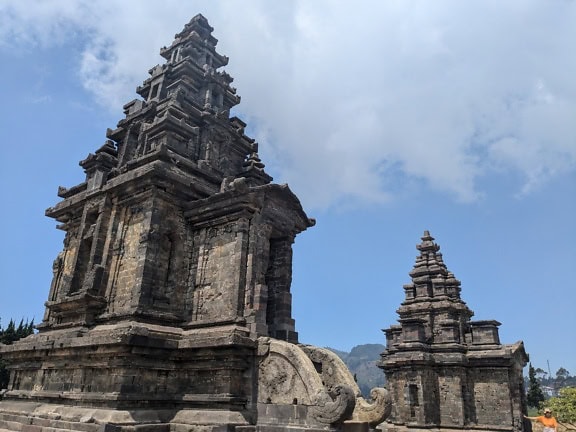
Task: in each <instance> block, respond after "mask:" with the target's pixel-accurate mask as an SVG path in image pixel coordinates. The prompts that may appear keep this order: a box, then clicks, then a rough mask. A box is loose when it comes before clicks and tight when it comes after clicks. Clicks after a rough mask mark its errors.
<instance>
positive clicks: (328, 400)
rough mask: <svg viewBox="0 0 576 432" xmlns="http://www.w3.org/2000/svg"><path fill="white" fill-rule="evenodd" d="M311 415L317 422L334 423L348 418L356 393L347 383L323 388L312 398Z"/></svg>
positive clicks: (352, 408)
mask: <svg viewBox="0 0 576 432" xmlns="http://www.w3.org/2000/svg"><path fill="white" fill-rule="evenodd" d="M313 403H314V405H313V406H312V407H311V412H310V414H311V416H312V418H313V419H314V420H316V421H317V422H318V423H322V424H327V425H328V424H334V423H341V422H343V421H344V420H349V419H350V417H351V415H352V413H353V412H354V407H355V405H356V395H355V394H354V391H353V390H352V389H351V388H350V387H349V386H347V385H338V386H335V387H334V388H333V389H331V390H330V391H326V390H323V391H321V392H319V393H318V394H316V396H315V397H314V398H313Z"/></svg>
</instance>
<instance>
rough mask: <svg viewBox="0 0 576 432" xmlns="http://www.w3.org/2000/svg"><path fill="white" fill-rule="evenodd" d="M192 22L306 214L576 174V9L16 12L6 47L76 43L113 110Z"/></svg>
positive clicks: (102, 7) (68, 7)
mask: <svg viewBox="0 0 576 432" xmlns="http://www.w3.org/2000/svg"><path fill="white" fill-rule="evenodd" d="M30 3H33V4H34V6H35V7H30ZM198 12H201V13H203V14H204V15H205V16H206V17H207V18H208V19H209V21H210V23H211V24H212V26H214V27H215V31H214V35H215V36H216V37H217V38H218V39H219V40H220V45H219V47H220V52H221V53H222V54H225V55H227V56H229V57H230V66H229V67H227V69H228V71H229V72H230V73H231V74H232V76H234V77H235V78H236V82H235V85H236V87H238V92H239V94H240V95H241V96H242V97H243V101H242V103H241V105H240V107H239V111H240V114H241V115H242V116H243V117H244V118H245V120H247V121H248V122H250V123H251V126H252V127H253V130H254V134H255V136H256V138H257V139H258V140H259V141H260V143H261V154H262V156H263V159H264V162H265V163H267V164H268V167H269V168H270V170H272V171H273V173H274V174H276V177H278V178H277V180H279V181H286V182H288V183H290V185H291V186H292V188H293V189H294V190H295V191H296V192H297V193H298V195H299V196H300V197H301V198H302V199H303V201H304V202H305V204H306V206H307V207H324V206H329V205H334V204H335V203H338V202H342V201H343V200H350V199H352V200H356V201H363V202H380V201H385V200H388V199H390V198H391V197H393V194H394V192H395V191H399V190H402V189H403V187H404V186H403V182H404V181H407V180H410V179H415V180H417V181H418V182H421V184H424V185H427V186H428V187H430V188H432V189H434V190H437V191H440V192H444V193H448V194H450V195H452V196H454V197H455V198H456V199H458V200H461V201H464V202H469V201H474V200H476V199H478V198H479V197H481V196H482V195H483V194H485V193H487V191H483V190H480V189H479V186H478V183H479V180H480V179H482V177H483V176H488V175H494V174H495V173H496V174H498V173H499V172H504V171H513V172H515V173H518V174H520V176H521V177H523V178H524V183H523V184H519V185H518V191H519V193H520V194H529V193H530V191H531V190H533V189H534V188H538V187H540V185H541V184H542V183H543V182H546V181H548V180H549V179H551V178H553V177H554V176H556V175H558V174H560V173H563V172H566V171H568V170H573V169H575V166H576V122H575V121H574V118H575V115H576V91H575V90H574V85H573V77H574V76H575V75H576V58H575V57H574V56H573V55H571V53H572V47H571V41H573V40H575V39H576V29H575V28H574V26H573V25H572V24H573V22H574V21H575V19H576V3H575V2H566V1H559V0H558V1H556V0H554V1H550V2H538V1H527V0H522V1H520V0H518V1H509V2H506V3H502V2H499V1H482V2H481V1H475V2H460V1H440V2H427V1H412V2H406V1H388V2H380V1H361V2H358V3H357V4H355V5H354V7H352V6H351V5H350V3H349V2H343V1H327V0H324V1H320V0H317V1H314V2H305V1H301V2H298V1H293V2H275V3H274V4H273V6H272V5H271V3H270V2H266V1H263V0H260V1H247V2H243V3H238V2H233V1H231V0H230V1H220V2H210V1H196V2H177V1H172V0H168V1H165V2H162V4H160V3H159V2H152V1H126V0H122V1H120V0H116V1H112V0H109V1H106V2H104V1H98V2H96V1H77V2H68V1H52V2H42V1H32V0H30V1H28V2H27V7H26V8H24V6H23V5H22V2H20V1H18V0H13V1H8V2H4V3H3V4H2V5H0V47H2V46H7V45H8V43H9V42H8V41H9V40H10V44H16V45H18V46H21V47H26V46H31V45H41V46H49V45H50V44H51V43H59V44H61V43H67V42H68V41H70V40H74V41H75V43H80V44H82V53H83V54H82V56H81V58H79V59H78V73H79V78H80V79H81V80H82V82H83V84H84V86H85V88H86V89H87V90H89V91H90V92H92V93H93V95H94V97H95V99H96V100H97V101H98V103H99V104H101V105H102V106H104V107H106V108H108V109H110V108H112V109H114V110H115V111H116V112H120V108H121V106H122V105H123V104H124V103H126V102H128V101H129V100H131V99H133V98H134V97H136V95H135V93H134V89H135V87H136V86H137V85H139V84H140V83H141V82H142V80H143V79H145V78H146V71H147V70H148V69H149V68H150V67H152V66H154V65H155V64H156V63H159V62H161V61H162V59H161V58H160V57H159V56H158V51H159V48H160V47H161V46H164V45H168V44H170V43H171V41H172V38H173V35H174V34H175V33H176V32H178V31H180V30H181V28H182V27H183V25H184V24H185V23H186V22H187V21H188V20H189V19H190V18H191V17H192V16H193V15H195V14H196V13H198ZM278 174H279V175H278Z"/></svg>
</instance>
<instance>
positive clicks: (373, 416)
mask: <svg viewBox="0 0 576 432" xmlns="http://www.w3.org/2000/svg"><path fill="white" fill-rule="evenodd" d="M391 412H392V399H391V398H390V393H389V392H388V390H386V389H384V388H380V387H375V388H373V389H372V390H370V400H369V401H367V400H366V399H364V398H362V397H360V398H357V400H356V408H355V409H354V413H353V415H352V419H353V420H354V421H357V422H365V423H368V424H369V425H370V426H371V427H372V428H375V427H376V426H378V425H379V424H380V423H382V422H383V421H384V420H386V419H387V418H388V417H389V416H390V413H391Z"/></svg>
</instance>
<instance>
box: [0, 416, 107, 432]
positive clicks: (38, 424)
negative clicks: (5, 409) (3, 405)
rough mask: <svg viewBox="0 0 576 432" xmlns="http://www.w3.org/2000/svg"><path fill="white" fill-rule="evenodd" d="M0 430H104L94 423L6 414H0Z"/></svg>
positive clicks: (94, 431)
mask: <svg viewBox="0 0 576 432" xmlns="http://www.w3.org/2000/svg"><path fill="white" fill-rule="evenodd" d="M0 428H3V429H6V430H9V431H11V432H71V431H73V432H101V431H104V430H105V428H104V426H103V425H99V424H96V423H80V422H70V421H66V420H59V419H48V418H40V417H28V416H21V415H17V414H6V413H4V414H0ZM110 430H112V429H110Z"/></svg>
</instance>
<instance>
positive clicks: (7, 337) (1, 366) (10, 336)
mask: <svg viewBox="0 0 576 432" xmlns="http://www.w3.org/2000/svg"><path fill="white" fill-rule="evenodd" d="M32 333H34V320H32V321H30V322H28V320H26V322H24V320H23V319H22V320H21V321H20V324H19V325H18V327H16V324H14V320H10V322H9V323H8V327H6V329H5V330H2V327H1V326H0V343H3V344H6V345H10V344H11V343H13V342H16V341H17V340H18V339H21V338H24V337H26V336H29V335H31V334H32ZM9 379H10V374H9V373H8V369H7V368H6V363H5V362H4V360H3V359H2V358H0V389H3V388H6V387H7V386H8V381H9Z"/></svg>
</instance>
